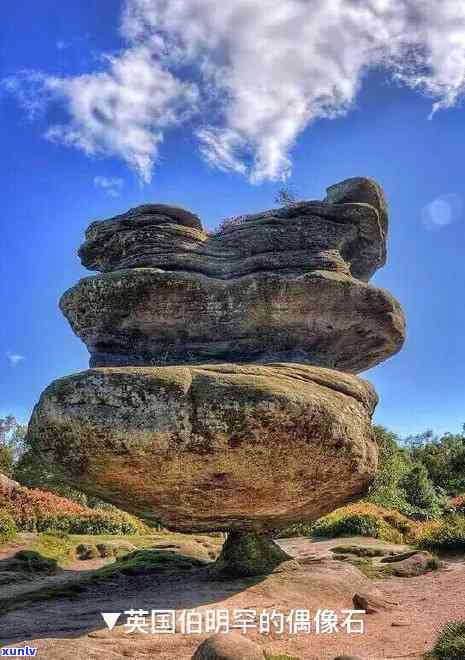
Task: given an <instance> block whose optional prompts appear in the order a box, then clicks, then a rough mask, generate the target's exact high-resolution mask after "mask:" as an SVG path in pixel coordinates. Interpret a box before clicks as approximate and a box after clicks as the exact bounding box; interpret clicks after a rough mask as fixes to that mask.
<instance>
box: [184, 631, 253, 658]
mask: <svg viewBox="0 0 465 660" xmlns="http://www.w3.org/2000/svg"><path fill="white" fill-rule="evenodd" d="M263 658H264V655H263V651H262V649H261V648H260V646H258V644H255V642H252V640H250V639H247V637H245V636H244V635H241V634H240V633H235V632H230V633H218V634H216V635H213V636H212V637H209V638H208V639H206V640H204V641H203V642H202V643H201V644H200V646H199V648H198V649H197V650H196V652H195V653H194V655H193V656H192V660H263Z"/></svg>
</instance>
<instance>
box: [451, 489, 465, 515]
mask: <svg viewBox="0 0 465 660" xmlns="http://www.w3.org/2000/svg"><path fill="white" fill-rule="evenodd" d="M451 504H452V506H453V507H454V509H456V511H459V512H462V513H465V493H463V494H462V495H457V497H454V498H453V499H452V500H451Z"/></svg>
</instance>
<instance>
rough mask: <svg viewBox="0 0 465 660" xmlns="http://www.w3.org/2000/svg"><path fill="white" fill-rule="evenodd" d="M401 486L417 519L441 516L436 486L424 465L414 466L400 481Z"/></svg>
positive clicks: (412, 513)
mask: <svg viewBox="0 0 465 660" xmlns="http://www.w3.org/2000/svg"><path fill="white" fill-rule="evenodd" d="M400 486H401V487H402V488H403V490H404V491H405V493H406V495H407V500H408V502H409V504H411V505H412V512H411V515H413V516H414V517H416V518H420V519H423V520H427V519H429V518H438V517H439V516H440V515H441V506H440V500H439V497H438V495H437V493H436V490H435V488H434V484H433V482H432V481H431V479H430V478H429V476H428V470H427V469H426V467H425V466H424V465H423V464H422V463H418V464H417V465H414V466H413V468H412V469H411V470H410V471H409V472H407V473H406V474H405V475H404V476H403V478H402V479H401V481H400Z"/></svg>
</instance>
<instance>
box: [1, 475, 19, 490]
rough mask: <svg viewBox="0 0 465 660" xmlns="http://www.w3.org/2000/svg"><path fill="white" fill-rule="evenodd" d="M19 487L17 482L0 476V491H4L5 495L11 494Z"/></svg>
mask: <svg viewBox="0 0 465 660" xmlns="http://www.w3.org/2000/svg"><path fill="white" fill-rule="evenodd" d="M19 485H20V484H19V483H18V482H17V481H13V479H10V478H9V477H7V476H5V475H4V474H0V490H3V491H5V492H6V493H11V492H12V491H13V490H15V489H16V488H18V487H19Z"/></svg>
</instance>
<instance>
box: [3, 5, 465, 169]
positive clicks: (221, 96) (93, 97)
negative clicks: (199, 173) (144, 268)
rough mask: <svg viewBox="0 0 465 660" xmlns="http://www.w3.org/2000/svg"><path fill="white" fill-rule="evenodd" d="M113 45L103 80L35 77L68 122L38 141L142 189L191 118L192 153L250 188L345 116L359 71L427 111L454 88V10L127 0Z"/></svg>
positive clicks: (459, 87) (464, 65)
mask: <svg viewBox="0 0 465 660" xmlns="http://www.w3.org/2000/svg"><path fill="white" fill-rule="evenodd" d="M121 35H122V36H123V38H124V40H125V42H126V44H127V46H126V49H125V50H123V51H122V52H121V53H119V54H117V55H112V56H106V58H105V64H104V67H103V69H102V70H99V71H97V72H94V73H89V74H86V75H82V76H77V77H69V78H57V77H51V76H44V77H43V78H42V79H41V87H42V94H43V95H45V97H46V99H47V100H49V99H50V97H53V98H55V99H60V100H61V101H62V102H63V103H64V105H65V107H66V109H67V111H68V115H69V119H68V121H67V122H66V123H64V124H62V125H61V126H54V127H51V129H50V130H49V132H48V137H49V139H53V140H55V141H59V142H62V143H64V144H67V145H72V146H74V147H77V148H79V149H81V150H83V151H84V152H85V153H88V154H104V155H115V156H118V157H119V158H122V159H123V160H125V161H126V162H127V163H128V165H129V166H130V167H131V168H132V169H133V170H134V171H136V172H137V174H138V175H139V177H140V178H141V180H142V181H144V182H148V181H150V178H151V175H152V170H153V167H154V164H155V162H156V159H157V155H158V150H159V148H160V143H161V142H162V140H163V136H164V134H165V132H166V131H167V130H168V129H170V128H172V127H174V126H176V125H178V124H180V123H181V122H183V121H185V120H186V119H187V118H189V117H192V115H193V114H195V113H197V116H196V124H195V126H194V130H195V133H196V136H197V138H198V140H199V143H200V152H201V154H202V155H203V157H204V158H205V159H206V160H207V161H208V162H209V163H210V164H212V165H213V166H216V167H219V168H220V169H223V170H232V171H235V172H237V173H239V174H243V175H246V176H248V178H249V179H250V180H251V181H253V182H260V181H263V180H264V179H278V178H285V177H286V176H287V175H288V174H289V171H290V168H291V161H290V157H289V153H290V150H291V148H292V146H293V145H294V143H295V141H296V139H297V138H298V136H299V134H300V133H301V132H302V131H303V130H304V129H305V128H306V127H307V126H309V125H310V124H311V123H312V122H314V121H315V120H318V119H320V118H332V117H337V116H340V115H343V114H344V113H346V112H348V111H349V110H350V108H351V107H352V106H353V103H354V101H355V99H356V96H357V93H358V90H359V88H360V85H361V81H362V79H363V76H364V75H365V74H366V72H367V71H369V70H370V69H371V68H374V67H384V68H385V70H386V71H388V72H389V73H390V75H391V76H392V77H393V78H395V79H396V80H397V81H399V82H400V83H402V84H405V85H407V86H409V87H411V88H413V89H416V90H418V91H419V92H421V93H423V94H426V95H428V96H430V97H431V98H432V114H434V112H436V111H437V110H439V109H443V108H449V107H451V106H453V105H454V104H456V103H457V102H458V101H459V99H460V98H461V97H462V95H463V93H464V90H465V3H463V2H461V0H441V2H437V0H422V2H418V0H332V1H331V2H327V0H266V1H265V2H264V0H235V1H234V2H223V3H218V2H217V0H176V2H174V1H173V0H126V3H125V5H124V9H123V15H122V21H121ZM34 75H35V76H37V75H38V74H34ZM33 82H34V83H35V84H36V86H37V78H36V80H35V81H33ZM24 84H25V81H24V80H23V84H19V85H18V84H17V85H16V93H17V94H18V97H19V98H20V100H23V101H24V96H25V95H26V96H27V94H26V92H25V91H24ZM13 86H14V85H13ZM12 91H15V90H14V89H13V90H12ZM21 96H23V99H21ZM24 104H25V105H26V107H27V98H26V103H24Z"/></svg>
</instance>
